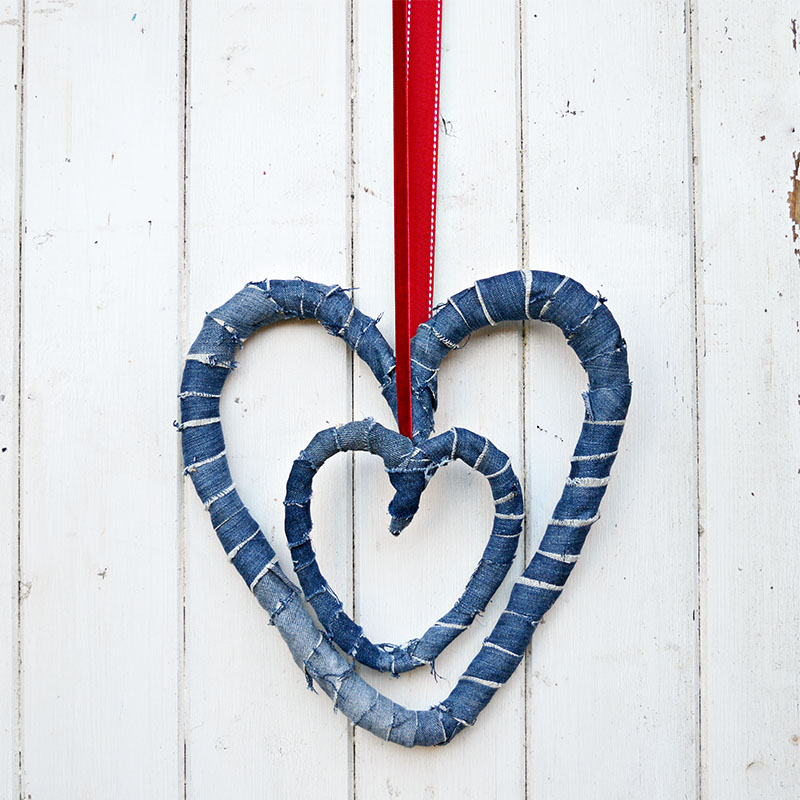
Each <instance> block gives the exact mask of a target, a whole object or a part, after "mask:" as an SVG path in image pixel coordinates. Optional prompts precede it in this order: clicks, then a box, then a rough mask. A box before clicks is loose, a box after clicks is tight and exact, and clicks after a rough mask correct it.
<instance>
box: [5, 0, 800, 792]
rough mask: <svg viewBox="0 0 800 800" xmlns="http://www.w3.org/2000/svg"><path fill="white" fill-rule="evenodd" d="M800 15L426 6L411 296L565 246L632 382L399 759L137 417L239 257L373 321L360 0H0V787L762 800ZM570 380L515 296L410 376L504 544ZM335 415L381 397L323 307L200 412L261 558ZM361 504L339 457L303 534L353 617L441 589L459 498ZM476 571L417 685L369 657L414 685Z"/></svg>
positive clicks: (261, 353) (553, 437)
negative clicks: (469, 673)
mask: <svg viewBox="0 0 800 800" xmlns="http://www.w3.org/2000/svg"><path fill="white" fill-rule="evenodd" d="M798 17H800V9H797V8H796V7H792V6H791V4H790V3H789V2H788V0H768V2H765V3H762V4H760V5H758V6H757V7H754V6H753V5H752V4H748V5H744V4H741V3H736V2H735V3H734V4H733V5H731V3H727V4H725V5H724V6H723V4H722V3H720V2H717V0H697V1H696V2H694V3H692V2H689V4H684V3H679V2H677V1H676V0H660V1H659V2H657V3H651V4H646V3H645V4H642V3H635V2H633V1H632V0H623V2H622V3H617V4H616V5H615V6H614V7H613V9H611V8H609V7H605V6H593V5H591V4H587V3H584V2H578V1H577V0H568V2H565V3H562V4H560V5H558V6H557V7H556V6H555V5H553V7H552V8H550V7H545V6H541V5H537V4H535V3H533V2H531V0H498V2H493V3H488V2H477V1H476V2H466V1H462V2H458V1H457V0H453V2H446V4H445V9H444V16H443V55H442V98H441V116H442V120H441V125H442V127H441V130H440V167H439V169H440V183H439V212H438V233H437V274H436V284H435V290H434V292H435V301H436V302H439V301H442V300H444V299H446V297H447V296H448V295H449V294H451V293H453V292H455V291H457V290H459V289H461V288H465V287H466V286H468V285H470V284H471V283H472V282H473V281H474V280H475V279H476V278H480V277H485V276H488V275H491V274H494V273H497V272H502V271H507V270H509V269H515V268H518V267H525V268H533V269H537V268H538V269H552V270H556V271H561V272H565V273H566V274H569V275H570V276H572V277H574V278H576V279H577V280H579V281H581V282H583V283H584V284H585V285H586V286H587V288H588V289H590V290H591V291H598V292H601V293H602V294H603V295H604V296H607V297H608V298H609V304H610V307H611V309H612V311H613V312H614V314H615V315H616V317H617V319H618V321H619V323H620V325H621V327H622V330H623V333H624V335H625V337H626V339H627V341H628V347H629V356H630V364H631V375H632V379H633V382H634V397H633V404H632V407H631V413H630V415H629V425H628V426H627V428H626V431H625V434H624V437H623V440H622V447H621V452H620V455H619V458H618V461H617V464H616V465H615V467H614V472H613V476H614V477H613V480H612V482H611V486H610V488H609V492H608V495H607V497H606V499H605V501H604V504H603V508H602V519H601V520H600V521H599V522H598V523H597V524H596V525H595V527H594V528H593V530H592V533H591V535H590V538H589V540H588V542H587V545H586V547H585V549H584V554H583V556H582V559H581V563H580V564H579V565H578V567H577V568H576V571H575V573H574V576H573V578H572V579H571V580H570V582H569V584H568V586H567V589H566V591H565V592H564V595H563V597H562V598H561V599H560V601H559V602H558V604H557V605H556V606H555V608H554V609H553V611H552V612H551V613H550V614H549V615H548V616H547V618H546V622H545V624H543V625H542V626H541V630H539V631H538V632H537V633H536V635H535V637H534V639H533V644H532V647H531V649H530V651H529V653H528V655H527V657H526V660H525V663H524V666H523V668H521V669H520V670H519V671H518V672H517V673H516V674H515V675H514V677H513V678H512V680H511V681H509V684H508V685H507V686H506V687H505V688H504V689H503V690H502V691H501V692H500V693H499V694H498V696H497V697H496V698H495V700H494V701H493V703H492V704H491V705H490V706H489V707H488V708H487V710H486V711H485V712H484V713H483V715H482V716H481V718H480V720H479V723H478V725H476V727H475V728H474V729H473V730H470V731H466V732H464V733H463V734H461V735H460V736H459V737H458V739H456V741H454V742H453V744H452V745H450V746H448V747H447V748H444V749H441V748H438V749H434V750H430V751H405V750H403V749H401V748H397V747H394V746H390V745H386V744H383V743H381V742H379V741H378V740H376V739H375V738H374V737H372V736H370V735H368V734H365V733H363V732H362V731H360V730H358V731H354V730H353V727H352V726H351V725H350V724H349V723H348V721H347V720H346V719H345V718H344V717H343V716H342V715H341V714H339V715H335V714H334V713H333V712H332V710H331V708H330V702H329V701H328V700H327V699H326V698H325V697H323V696H321V695H318V694H313V693H311V692H308V691H307V690H306V688H305V681H304V679H303V677H302V675H301V674H300V673H299V672H298V670H297V669H296V667H295V666H294V664H293V663H292V661H291V658H290V656H289V653H288V651H287V649H286V648H285V646H284V645H283V643H282V642H281V640H280V637H279V636H278V634H277V632H276V631H275V630H273V629H272V628H271V627H269V626H268V624H267V619H266V617H265V615H264V613H263V612H262V610H261V609H260V608H259V607H258V605H257V603H256V602H255V601H254V600H253V598H252V597H251V596H250V595H249V592H248V591H247V588H246V587H245V586H244V585H243V584H242V583H241V581H240V579H239V578H238V577H237V575H236V574H235V572H234V570H233V569H231V567H230V565H229V564H228V563H227V561H226V559H225V556H224V554H223V553H222V550H221V548H220V547H219V545H218V543H217V541H216V537H215V536H214V534H213V530H212V528H211V525H210V524H209V521H208V517H207V515H206V514H205V512H204V511H203V509H202V507H201V505H200V503H199V501H198V500H197V498H196V496H195V494H194V492H193V491H192V489H191V485H190V484H188V483H186V482H185V479H184V478H183V476H182V474H181V467H182V465H181V463H180V456H179V452H178V451H179V447H178V445H179V441H178V438H177V436H176V435H175V434H174V431H173V429H172V426H171V423H172V420H173V419H174V418H175V417H176V416H177V407H176V402H175V394H176V393H177V388H178V382H179V373H180V369H181V364H182V358H183V354H184V353H185V351H186V349H187V347H188V344H189V343H190V341H191V339H192V338H193V337H194V335H195V333H196V331H197V330H198V329H199V327H200V324H201V322H202V319H203V314H204V312H205V311H207V310H209V309H211V308H213V307H215V306H216V305H218V304H219V303H221V302H222V301H224V300H225V299H227V298H228V297H229V296H231V295H232V294H233V293H234V292H235V291H237V290H238V289H239V288H240V287H241V286H242V285H243V284H244V283H245V282H246V281H248V280H253V279H261V278H264V277H294V276H295V275H302V276H303V277H307V278H309V279H311V280H316V281H320V282H324V283H331V284H333V283H338V284H340V285H342V286H353V287H356V289H355V294H354V296H355V298H356V302H357V303H358V304H359V306H360V307H361V308H362V310H364V311H365V312H366V313H368V314H370V315H372V316H377V315H378V314H379V313H380V312H382V311H383V312H385V313H384V317H383V320H382V322H381V323H380V324H381V329H382V330H383V331H384V333H385V335H386V336H387V338H388V339H389V340H390V341H393V338H394V337H393V295H392V276H393V269H392V162H391V159H392V149H391V22H390V6H389V3H388V0H386V2H373V1H372V0H369V1H368V0H341V1H340V2H330V3H328V2H326V3H319V2H312V0H304V2H289V1H288V0H285V2H277V1H276V0H265V2H247V3H245V2H233V3H224V4H223V3H217V4H208V3H199V2H197V0H183V2H182V3H172V4H163V3H157V2H155V0H145V1H144V2H142V3H138V4H135V5H132V6H130V7H125V8H122V7H120V6H119V4H117V3H103V2H100V0H16V2H5V3H4V2H0V111H1V112H2V113H0V260H2V264H3V269H2V271H0V299H2V303H3V310H4V313H3V314H2V315H0V439H2V441H0V447H1V448H2V452H0V481H1V482H2V484H1V485H2V492H3V494H2V497H3V504H2V506H0V641H1V642H2V645H0V745H1V746H2V748H3V759H2V760H0V794H1V795H2V796H8V797H9V798H11V797H19V798H28V797H30V798H32V800H40V799H41V798H73V797H74V798H104V797H115V798H120V800H123V799H124V798H139V797H143V796H147V797H164V798H176V800H177V798H193V799H198V800H199V799H200V798H218V797H227V796H230V797H233V796H239V795H242V796H246V795H255V796H267V797H275V798H282V797H290V796H291V797H293V796H302V797H305V796H311V797H314V796H316V797H325V798H342V800H344V798H348V799H350V798H352V799H353V800H372V799H373V798H382V797H385V798H397V797H407V798H429V799H433V798H442V799H444V798H448V799H449V798H454V797H459V798H468V797H475V798H486V797H519V798H530V799H531V800H533V799H534V798H537V799H541V800H544V798H547V799H548V800H550V799H557V798H576V797H598V798H609V800H612V799H613V800H617V798H642V797H648V798H655V800H662V799H663V800H674V798H700V799H701V800H717V799H718V798H719V800H740V799H741V800H755V799H756V798H765V799H766V798H768V799H769V800H773V798H775V799H777V800H784V799H785V800H790V798H791V799H793V798H796V797H797V796H798V793H800V710H799V709H800V684H799V683H798V678H797V675H798V663H799V662H800V644H798V643H799V642H800V636H798V628H799V627H800V599H798V590H797V577H798V574H800V568H799V567H798V564H800V545H799V544H798V541H797V534H798V531H799V529H800V358H798V344H800V287H799V283H800V255H798V253H799V252H800V238H798V237H799V236H800V179H798V164H799V163H800V155H798V154H800V133H798V132H797V130H796V129H795V128H796V127H797V124H798V122H797V110H798V108H800V92H799V91H798V90H799V89H800V74H799V73H800V52H798V42H797V39H798V33H797V26H798V23H797V19H798ZM584 383H585V381H584V376H583V374H582V372H581V370H580V367H579V365H578V364H577V361H576V360H575V358H574V356H573V355H572V353H571V351H570V350H569V348H567V347H566V345H565V344H564V342H563V338H562V337H561V335H560V334H559V333H558V332H557V331H555V329H552V328H550V327H549V326H546V325H541V324H538V323H532V324H529V325H527V326H524V327H523V326H520V325H517V326H507V327H506V328H503V329H496V330H492V331H489V332H483V333H481V334H479V335H476V336H474V337H472V339H471V340H470V342H469V344H468V346H467V347H465V348H464V349H463V350H462V351H460V352H457V353H454V354H453V355H452V356H451V357H450V358H449V359H448V360H447V361H446V362H445V365H444V367H443V369H442V371H441V373H440V408H439V410H438V412H437V428H438V429H439V430H444V429H446V428H447V427H449V426H451V425H454V424H457V425H461V426H464V427H469V428H471V429H473V430H475V431H478V432H481V433H485V434H486V435H488V436H490V437H491V438H492V439H493V441H494V442H495V443H496V444H497V445H498V446H499V447H501V448H503V449H504V450H505V451H506V452H508V453H509V455H510V456H511V458H512V460H513V462H514V465H515V468H516V470H517V473H518V474H519V475H520V477H521V478H522V479H523V482H524V487H525V492H526V504H527V509H528V518H527V520H526V537H525V543H524V552H525V558H526V559H527V558H529V557H530V556H531V554H532V553H533V552H534V550H535V549H536V546H537V543H538V539H539V537H540V536H541V533H542V531H543V528H544V524H545V523H546V521H547V519H548V518H549V516H550V514H551V512H552V508H553V505H554V503H555V501H556V499H557V497H558V494H559V491H560V487H561V485H562V482H563V478H564V476H565V474H566V471H567V469H568V467H569V456H570V454H571V450H572V446H573V444H574V441H575V439H576V438H577V433H578V429H579V426H580V419H581V416H582V403H581V400H580V392H581V390H582V389H583V388H584ZM367 415H371V416H374V417H375V418H376V419H378V420H379V421H381V422H383V423H384V424H391V418H390V414H389V411H388V409H387V408H386V406H385V404H384V401H383V399H382V398H381V396H380V393H379V390H378V387H377V386H376V384H375V381H374V378H373V376H372V375H371V373H370V372H369V371H368V370H366V369H365V368H364V367H363V365H362V364H361V363H360V362H359V360H358V359H357V358H356V359H353V357H352V355H351V354H350V353H349V352H348V351H347V350H346V348H345V347H344V345H343V344H342V343H341V342H339V341H338V340H336V339H333V338H331V337H329V336H327V335H325V333H324V331H323V330H322V329H320V328H319V327H318V326H315V325H313V324H311V323H287V324H282V325H279V326H275V328H274V329H270V330H268V331H264V332H262V333H259V334H258V335H257V336H255V337H253V339H252V340H251V341H249V342H248V344H247V346H246V348H245V350H244V351H243V353H242V355H241V358H240V369H239V370H238V371H237V372H236V373H235V374H234V375H233V376H232V377H231V379H230V381H229V383H228V385H227V386H226V389H225V395H224V399H223V417H224V422H225V430H226V437H227V446H228V451H229V458H230V461H231V469H232V472H233V477H234V479H235V480H236V483H237V486H238V488H239V491H240V493H241V495H242V497H243V499H244V500H245V502H246V503H247V504H248V505H249V507H250V509H251V511H252V512H253V513H254V516H255V517H256V518H257V519H258V520H259V521H260V522H261V524H262V528H263V529H264V531H265V533H266V534H267V536H268V537H269V539H270V541H271V542H272V543H273V545H274V546H275V547H276V550H277V552H278V554H279V557H280V560H281V564H282V566H283V567H284V569H285V570H287V571H290V566H291V561H290V558H289V554H288V551H287V549H286V546H285V543H284V537H283V520H282V512H283V507H282V500H283V493H284V485H285V481H286V477H287V475H288V471H289V468H290V465H291V461H292V459H293V458H294V457H295V456H296V455H297V453H298V452H299V451H300V449H301V448H302V447H303V446H304V445H305V444H306V443H307V442H308V440H309V439H310V438H311V436H312V435H313V434H314V433H315V432H316V431H317V430H319V429H321V428H323V427H326V426H328V425H330V424H334V423H337V422H343V421H346V420H348V419H351V418H356V419H359V418H362V417H364V416H367ZM390 497H391V492H390V487H389V484H388V482H387V481H386V478H385V474H384V473H383V470H382V469H381V466H380V464H379V463H378V462H377V461H376V460H375V459H372V458H370V457H368V456H366V455H364V454H359V455H357V456H355V457H354V458H349V457H346V456H340V457H338V458H337V459H334V460H333V461H332V462H331V463H329V464H328V465H326V466H325V468H324V470H322V471H321V473H320V475H319V477H318V479H317V481H316V482H315V494H314V506H313V513H314V519H315V547H316V549H317V551H318V553H319V558H320V563H321V564H322V565H323V567H324V569H325V570H326V573H327V574H328V576H329V578H330V581H331V584H332V586H333V587H334V588H335V589H336V591H337V592H338V594H339V595H340V597H341V598H342V599H343V601H344V602H345V605H346V606H347V607H349V608H350V609H352V610H354V612H355V615H356V618H357V619H358V620H359V621H361V622H362V623H363V624H364V626H365V627H366V629H367V631H368V633H369V634H370V636H371V637H372V638H373V640H374V641H383V640H393V641H404V640H406V639H408V638H410V637H413V636H415V635H418V634H419V633H421V632H422V630H424V628H425V627H427V625H428V624H429V623H430V622H431V621H432V620H433V619H435V618H436V617H437V616H438V615H439V614H441V612H442V611H443V610H445V609H446V608H447V607H449V605H450V604H451V603H452V600H453V598H454V597H455V595H457V593H458V592H459V591H460V588H461V587H462V586H463V584H464V582H465V580H466V578H467V577H468V576H469V573H470V570H471V568H472V565H473V564H474V563H475V562H476V561H477V558H478V556H479V553H480V552H481V550H482V548H483V544H484V542H485V538H486V535H487V531H488V526H489V524H490V519H491V508H490V505H491V503H490V499H489V496H488V492H486V490H485V489H484V488H483V485H482V482H481V479H480V478H479V477H478V476H475V475H472V474H470V473H469V471H468V470H467V469H459V468H458V466H453V467H450V468H449V469H447V470H443V471H442V473H441V474H439V475H437V476H436V478H435V479H434V481H433V482H432V483H431V485H430V487H429V489H428V490H427V492H426V494H425V497H424V499H423V504H422V508H421V511H420V514H419V516H418V519H417V520H415V522H414V524H413V525H412V527H411V528H409V530H408V531H406V532H405V533H404V535H403V536H401V537H400V538H399V539H394V538H393V537H391V536H390V535H389V534H388V531H387V530H386V526H387V521H388V517H387V514H386V510H385V507H386V504H387V503H388V501H389V499H390ZM434 530H435V531H436V532H435V533H434ZM522 564H523V559H522V556H520V559H519V562H518V563H517V564H515V566H514V569H513V570H512V572H515V571H516V572H518V571H519V570H521V568H522ZM507 583H510V580H509V581H507ZM504 588H505V591H504V590H503V589H501V592H500V595H499V597H498V598H497V599H496V600H494V601H493V602H492V603H491V604H490V606H489V608H488V609H487V612H486V614H485V615H484V616H483V617H481V618H479V619H478V620H477V621H476V624H475V625H474V626H473V627H474V630H471V631H469V632H467V633H466V634H465V635H464V636H462V637H460V639H459V640H458V641H457V642H456V643H455V644H454V645H453V646H452V647H451V648H450V650H449V651H446V652H445V653H444V654H443V655H442V657H441V658H440V659H438V660H437V663H436V669H437V672H438V673H440V674H441V676H442V678H441V679H440V680H439V682H438V683H437V682H436V681H435V680H434V678H433V677H432V676H431V675H430V674H428V673H424V674H423V673H422V672H420V674H412V675H407V676H404V677H402V678H400V679H399V680H393V679H391V678H387V677H385V676H384V677H382V678H377V679H375V685H376V686H378V687H379V688H381V689H382V690H385V691H387V692H389V693H390V694H392V695H393V696H394V697H396V698H397V699H398V700H399V701H401V702H403V703H405V704H408V705H411V706H416V707H426V706H428V705H430V704H432V703H435V702H437V701H438V700H439V699H440V698H441V697H443V696H444V695H445V694H446V693H447V692H448V691H449V689H450V687H451V686H452V682H453V680H454V679H455V678H456V677H457V676H458V675H459V674H460V673H461V672H462V671H463V669H464V667H465V666H466V664H467V663H468V661H469V660H470V658H471V656H472V654H473V653H474V651H475V650H476V649H477V647H478V646H479V643H480V641H481V639H482V637H483V636H485V635H486V633H487V632H488V630H489V629H490V628H491V625H492V624H493V623H494V620H495V619H496V617H497V614H498V613H499V610H500V608H501V607H502V605H503V604H504V602H505V598H506V596H507V591H508V587H507V586H506V587H504Z"/></svg>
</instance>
